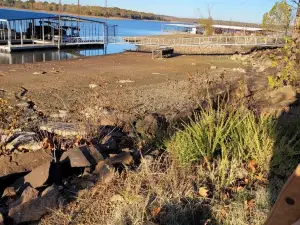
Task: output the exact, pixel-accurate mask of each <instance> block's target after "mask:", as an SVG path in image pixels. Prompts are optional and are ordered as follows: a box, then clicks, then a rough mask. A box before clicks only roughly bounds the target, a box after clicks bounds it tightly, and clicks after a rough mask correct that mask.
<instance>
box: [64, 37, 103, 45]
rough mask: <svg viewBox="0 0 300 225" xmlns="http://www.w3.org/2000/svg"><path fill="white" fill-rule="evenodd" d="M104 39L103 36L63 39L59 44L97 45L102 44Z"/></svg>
mask: <svg viewBox="0 0 300 225" xmlns="http://www.w3.org/2000/svg"><path fill="white" fill-rule="evenodd" d="M104 42H105V39H104V37H103V36H92V37H63V38H62V40H61V43H64V44H68V43H70V44H84V43H99V44H104Z"/></svg>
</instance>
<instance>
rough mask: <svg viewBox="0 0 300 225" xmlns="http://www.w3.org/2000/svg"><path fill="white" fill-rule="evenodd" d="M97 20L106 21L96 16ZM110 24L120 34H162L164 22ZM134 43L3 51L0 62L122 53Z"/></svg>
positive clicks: (38, 60) (35, 60)
mask: <svg viewBox="0 0 300 225" xmlns="http://www.w3.org/2000/svg"><path fill="white" fill-rule="evenodd" d="M95 20H99V21H105V19H99V18H96V19H95ZM108 24H109V25H117V26H118V27H117V35H119V36H143V35H156V34H161V27H162V25H163V24H166V23H164V22H157V21H142V20H108ZM134 49H135V46H133V45H113V44H108V45H107V46H106V48H105V49H62V50H60V51H59V50H46V51H45V50H42V51H29V52H13V53H10V54H9V53H1V52H0V64H22V63H33V62H44V61H52V60H64V59H72V58H76V57H82V56H96V55H103V54H114V53H120V52H123V51H125V50H134Z"/></svg>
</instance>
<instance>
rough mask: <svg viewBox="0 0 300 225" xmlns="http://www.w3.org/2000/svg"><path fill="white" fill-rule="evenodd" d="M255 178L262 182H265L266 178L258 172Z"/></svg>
mask: <svg viewBox="0 0 300 225" xmlns="http://www.w3.org/2000/svg"><path fill="white" fill-rule="evenodd" d="M256 179H257V180H259V181H261V182H263V183H266V182H267V179H266V178H264V176H263V175H262V174H261V173H259V174H258V175H257V176H256Z"/></svg>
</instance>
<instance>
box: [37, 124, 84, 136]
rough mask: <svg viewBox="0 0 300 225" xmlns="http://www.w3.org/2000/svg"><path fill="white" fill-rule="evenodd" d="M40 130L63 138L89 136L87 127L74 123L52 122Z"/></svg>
mask: <svg viewBox="0 0 300 225" xmlns="http://www.w3.org/2000/svg"><path fill="white" fill-rule="evenodd" d="M40 129H41V130H43V131H47V132H49V133H53V134H57V135H60V136H62V137H75V136H85V135H86V134H87V131H86V127H82V126H80V125H79V124H74V123H63V122H51V123H47V124H44V125H42V126H40Z"/></svg>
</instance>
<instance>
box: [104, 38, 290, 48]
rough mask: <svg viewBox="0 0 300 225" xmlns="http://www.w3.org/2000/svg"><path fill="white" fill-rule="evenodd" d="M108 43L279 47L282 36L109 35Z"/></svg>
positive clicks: (282, 39) (281, 42)
mask: <svg viewBox="0 0 300 225" xmlns="http://www.w3.org/2000/svg"><path fill="white" fill-rule="evenodd" d="M108 43H109V44H133V45H139V46H141V45H143V46H157V47H159V46H169V47H176V46H218V45H219V46H262V47H280V46H283V45H284V44H285V43H286V40H285V39H284V38H279V37H267V36H211V37H193V38H170V37H168V36H166V38H161V37H159V38H155V37H109V38H108Z"/></svg>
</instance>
